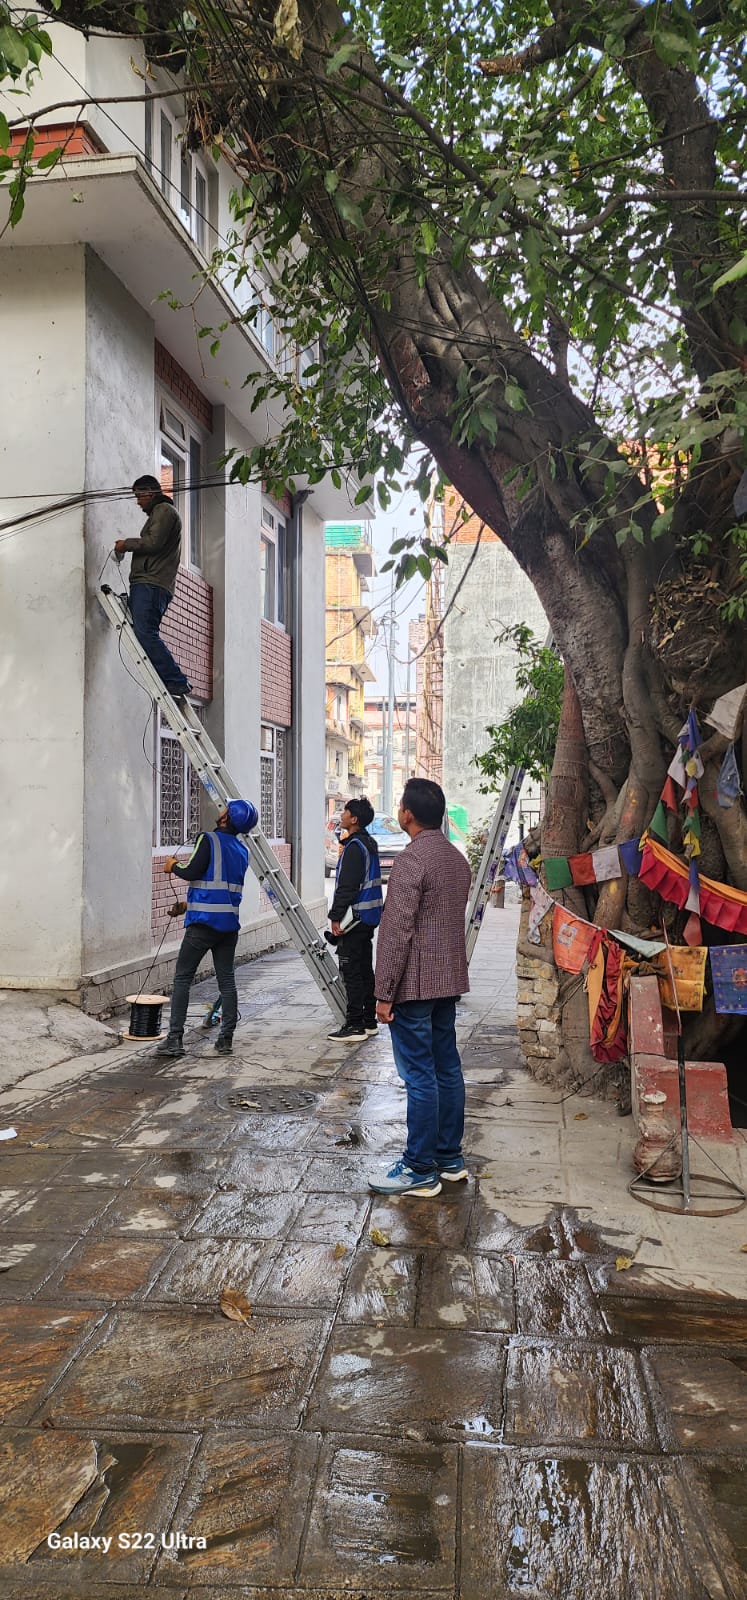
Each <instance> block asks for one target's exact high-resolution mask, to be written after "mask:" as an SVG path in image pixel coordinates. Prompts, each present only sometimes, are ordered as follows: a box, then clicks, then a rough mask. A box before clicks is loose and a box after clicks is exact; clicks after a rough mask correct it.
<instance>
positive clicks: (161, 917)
mask: <svg viewBox="0 0 747 1600" xmlns="http://www.w3.org/2000/svg"><path fill="white" fill-rule="evenodd" d="M174 854H176V855H177V857H178V859H179V861H188V860H189V858H190V856H191V854H192V850H191V848H190V849H189V850H180V851H176V852H175V851H173V850H162V851H161V852H160V854H159V855H154V856H153V867H152V884H151V904H150V927H151V933H152V935H153V945H154V948H156V947H157V946H158V945H159V944H160V942H161V935H162V933H163V931H164V928H166V927H168V928H169V929H170V930H171V932H170V937H169V938H167V940H166V943H167V944H173V942H174V940H175V939H180V938H181V936H182V933H183V931H184V918H183V917H170V916H169V906H173V904H174V896H173V894H172V892H171V880H170V879H169V878H168V877H167V876H166V873H165V872H164V870H163V863H164V861H165V860H166V858H167V856H172V855H174ZM174 887H175V889H176V892H177V897H178V898H179V899H180V900H186V898H187V885H186V883H180V882H179V879H178V878H175V879H174Z"/></svg>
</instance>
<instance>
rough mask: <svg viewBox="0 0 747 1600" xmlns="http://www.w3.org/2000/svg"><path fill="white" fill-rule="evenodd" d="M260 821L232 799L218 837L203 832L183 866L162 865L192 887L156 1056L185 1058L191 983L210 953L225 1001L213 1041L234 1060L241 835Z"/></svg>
mask: <svg viewBox="0 0 747 1600" xmlns="http://www.w3.org/2000/svg"><path fill="white" fill-rule="evenodd" d="M257 822H258V817H257V811H256V808H255V807H254V806H253V805H252V803H251V801H250V800H230V801H229V803H228V805H227V806H226V808H225V811H221V814H220V816H219V818H218V821H217V823H216V825H215V832H214V833H201V834H200V836H199V839H198V840H197V843H196V845H195V847H194V850H193V851H192V854H191V856H190V858H189V861H187V862H185V864H184V866H179V865H178V863H177V861H176V858H175V856H169V857H168V859H167V860H166V861H164V864H163V870H164V872H168V873H173V875H174V877H175V878H182V879H184V881H185V882H186V883H188V884H189V888H188V890H187V915H186V917H185V918H184V938H183V939H182V944H181V949H180V951H179V955H178V957H177V963H176V972H175V973H174V990H173V993H172V996H171V1017H170V1020H169V1031H168V1034H167V1037H166V1038H165V1039H164V1040H162V1042H161V1044H159V1046H158V1048H157V1050H156V1055H157V1056H170V1057H172V1058H173V1059H177V1058H178V1057H179V1056H183V1055H184V1053H185V1052H184V1024H185V1021H186V1018H187V1007H188V1005H189V991H190V987H191V984H192V979H193V978H194V975H195V973H196V971H197V968H198V967H199V965H200V962H201V961H202V958H203V956H205V955H207V953H208V951H210V952H211V954H212V957H213V966H214V967H215V976H216V978H217V980H218V988H219V990H220V998H221V1030H220V1033H219V1035H218V1038H217V1039H216V1041H215V1048H216V1050H217V1051H218V1054H219V1055H230V1054H231V1050H232V1049H233V1035H234V1029H235V1027H236V1022H237V1019H238V996H237V994H236V978H235V976H234V958H235V955H236V944H237V940H238V937H239V926H240V923H239V906H240V905H241V895H242V891H243V888H244V878H245V877H246V871H247V867H248V866H249V851H248V850H247V847H246V845H245V844H243V843H242V841H241V839H239V838H237V835H238V834H240V833H250V832H251V829H252V828H256V826H257Z"/></svg>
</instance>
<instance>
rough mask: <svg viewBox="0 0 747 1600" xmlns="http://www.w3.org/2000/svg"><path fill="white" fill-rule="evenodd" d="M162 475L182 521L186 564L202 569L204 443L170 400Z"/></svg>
mask: <svg viewBox="0 0 747 1600" xmlns="http://www.w3.org/2000/svg"><path fill="white" fill-rule="evenodd" d="M159 450H160V455H159V472H158V476H159V478H160V481H161V488H162V489H163V492H164V494H168V495H170V496H171V498H172V499H173V501H174V505H175V506H176V509H177V511H178V512H179V515H180V517H181V519H182V528H183V530H184V541H183V544H182V561H183V562H184V563H185V565H188V566H190V567H196V568H197V569H198V570H199V569H200V568H201V567H202V492H201V489H200V484H201V481H202V440H201V439H200V436H199V434H198V432H197V430H196V428H195V424H194V423H193V422H192V421H191V419H190V418H189V417H188V416H187V415H186V413H185V412H182V411H180V410H179V408H178V407H177V406H176V404H175V403H174V401H173V400H172V399H171V397H170V396H169V397H168V398H166V397H165V396H164V397H163V398H162V399H161V401H160V405H159Z"/></svg>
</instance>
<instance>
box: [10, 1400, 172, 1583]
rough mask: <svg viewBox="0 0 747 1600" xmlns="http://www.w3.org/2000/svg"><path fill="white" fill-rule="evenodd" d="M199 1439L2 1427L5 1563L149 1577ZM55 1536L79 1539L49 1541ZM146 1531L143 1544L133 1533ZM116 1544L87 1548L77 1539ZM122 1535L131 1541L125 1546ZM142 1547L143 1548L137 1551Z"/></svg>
mask: <svg viewBox="0 0 747 1600" xmlns="http://www.w3.org/2000/svg"><path fill="white" fill-rule="evenodd" d="M195 1444H196V1440H195V1439H194V1438H189V1437H185V1436H183V1435H182V1436H181V1437H173V1438H172V1437H165V1436H163V1435H161V1437H160V1438H159V1437H158V1436H154V1435H148V1434H132V1433H130V1434H127V1435H122V1434H115V1433H101V1434H97V1435H91V1434H89V1433H87V1432H83V1431H75V1432H63V1431H61V1430H60V1431H58V1430H57V1429H54V1430H50V1431H47V1432H31V1431H28V1432H17V1433H10V1432H6V1431H5V1430H2V1431H0V1516H1V1517H2V1527H3V1544H2V1560H3V1561H4V1562H5V1563H6V1564H8V1565H12V1564H13V1563H25V1562H30V1565H31V1569H32V1570H33V1572H34V1574H35V1576H37V1577H42V1576H44V1575H47V1576H48V1577H50V1578H51V1577H53V1576H54V1577H57V1576H59V1575H60V1573H64V1576H65V1578H66V1579H67V1581H68V1582H69V1581H70V1580H75V1581H77V1583H78V1584H80V1585H81V1587H82V1586H83V1585H84V1584H87V1583H88V1582H89V1580H94V1581H95V1580H96V1579H99V1580H102V1579H105V1580H106V1581H107V1582H122V1581H123V1580H128V1581H130V1582H133V1581H138V1582H141V1583H142V1582H143V1581H144V1580H145V1579H146V1578H147V1575H148V1573H149V1572H150V1570H151V1568H152V1567H153V1565H154V1563H155V1561H156V1557H157V1554H158V1552H159V1548H160V1536H161V1532H162V1530H163V1531H165V1530H166V1529H167V1528H168V1527H169V1525H170V1523H171V1521H172V1517H173V1514H174V1509H175V1506H176V1502H177V1498H178V1495H179V1492H180V1489H181V1486H182V1482H183V1479H184V1475H185V1473H186V1471H187V1469H188V1467H189V1462H190V1459H191V1457H192V1455H193V1453H194V1449H195ZM50 1533H53V1534H55V1535H57V1536H59V1538H60V1539H61V1540H65V1539H69V1540H70V1541H71V1544H70V1545H68V1546H67V1547H66V1546H64V1545H63V1546H61V1548H59V1549H57V1550H52V1549H50V1548H49V1547H48V1544H47V1539H48V1536H49V1534H50ZM137 1534H143V1535H145V1537H144V1538H143V1539H142V1540H138V1539H137V1538H135V1539H134V1540H131V1539H130V1536H131V1535H137ZM76 1535H77V1536H78V1540H80V1539H81V1538H88V1539H91V1538H92V1537H93V1536H95V1537H96V1538H99V1539H102V1540H105V1539H106V1538H107V1537H108V1538H110V1539H111V1544H110V1545H109V1547H108V1548H107V1547H106V1545H99V1546H98V1547H96V1546H94V1547H91V1548H89V1549H86V1550H85V1551H84V1552H77V1551H76V1550H75V1549H74V1547H73V1541H74V1539H75V1536H76ZM122 1539H128V1540H129V1547H128V1548H126V1549H124V1550H123V1549H121V1548H120V1541H121V1540H122ZM133 1546H134V1547H133Z"/></svg>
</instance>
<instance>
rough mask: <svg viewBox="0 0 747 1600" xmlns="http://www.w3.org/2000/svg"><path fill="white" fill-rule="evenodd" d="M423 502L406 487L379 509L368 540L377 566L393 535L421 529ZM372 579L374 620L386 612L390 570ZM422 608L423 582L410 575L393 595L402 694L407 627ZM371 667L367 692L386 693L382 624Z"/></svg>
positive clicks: (397, 670)
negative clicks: (372, 676)
mask: <svg viewBox="0 0 747 1600" xmlns="http://www.w3.org/2000/svg"><path fill="white" fill-rule="evenodd" d="M423 510H424V508H423V503H422V501H421V499H420V496H419V495H417V494H414V493H413V492H412V491H411V490H405V491H404V492H403V493H402V495H400V497H399V498H398V499H395V500H393V502H392V505H391V506H390V508H389V510H388V511H387V512H383V511H378V512H377V515H376V517H375V519H374V521H373V522H372V523H371V524H370V537H371V543H372V544H373V548H374V559H375V563H376V567H377V569H380V568H381V567H382V566H383V564H384V562H385V561H388V559H389V547H390V545H391V543H392V541H393V540H394V539H397V538H399V539H402V538H405V537H406V536H408V535H410V534H420V533H422V532H423ZM369 581H370V582H371V593H370V594H369V596H368V604H369V605H370V607H371V610H372V612H373V614H374V620H375V621H379V620H380V619H381V618H382V617H384V616H386V615H387V614H388V612H389V599H390V595H391V586H392V575H391V573H390V572H383V573H382V572H379V576H378V577H375V578H374V579H373V580H369ZM424 611H425V583H424V581H423V579H422V578H419V577H418V578H411V579H410V581H409V583H407V584H405V585H404V587H403V588H402V589H399V590H398V591H397V593H396V594H395V597H394V613H395V617H396V619H397V636H396V641H395V648H394V657H395V663H396V668H395V686H396V692H397V694H404V692H405V685H406V681H407V664H406V663H407V630H408V625H409V623H410V622H411V621H416V620H417V618H418V617H419V616H421V615H422V614H423V612H424ZM368 661H369V666H370V667H371V670H372V671H373V672H375V673H376V683H372V684H369V685H367V691H366V692H367V693H368V694H386V692H387V689H388V687H389V651H388V629H386V631H385V630H384V628H383V627H380V628H379V630H378V637H377V640H376V643H375V644H374V646H373V649H372V651H371V654H370V655H369V658H368ZM410 688H411V692H412V693H413V694H414V692H415V673H414V671H413V672H412V675H411V683H410Z"/></svg>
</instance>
